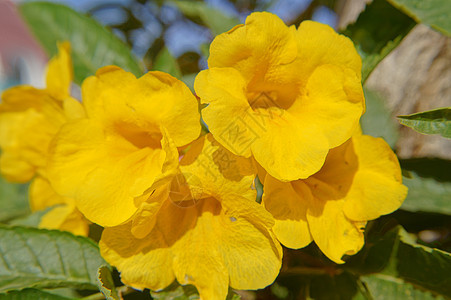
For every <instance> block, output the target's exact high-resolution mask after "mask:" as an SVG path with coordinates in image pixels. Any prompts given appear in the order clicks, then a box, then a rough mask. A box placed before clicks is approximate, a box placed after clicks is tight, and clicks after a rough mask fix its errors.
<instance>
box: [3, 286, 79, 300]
mask: <svg viewBox="0 0 451 300" xmlns="http://www.w3.org/2000/svg"><path fill="white" fill-rule="evenodd" d="M36 299H39V300H68V299H71V298H66V297H63V296H60V295H56V294H52V293H49V292H46V291H41V290H36V289H24V290H21V291H10V292H8V293H5V294H0V300H36Z"/></svg>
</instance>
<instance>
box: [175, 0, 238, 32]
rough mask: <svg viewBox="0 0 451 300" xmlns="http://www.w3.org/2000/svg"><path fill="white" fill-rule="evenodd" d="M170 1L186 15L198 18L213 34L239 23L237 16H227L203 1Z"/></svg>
mask: <svg viewBox="0 0 451 300" xmlns="http://www.w3.org/2000/svg"><path fill="white" fill-rule="evenodd" d="M171 2H172V3H174V4H175V5H176V6H177V7H178V9H179V10H180V11H181V12H182V13H183V14H184V15H186V16H187V17H190V18H199V19H200V20H201V21H202V23H204V24H205V25H206V26H207V27H208V28H210V30H211V32H212V33H213V35H219V34H221V33H224V32H226V31H228V30H230V29H232V28H233V27H234V26H235V25H238V24H240V23H241V22H240V20H239V19H238V18H236V17H232V16H227V15H225V14H224V13H222V12H221V11H219V10H217V9H215V8H213V7H210V6H208V4H207V3H205V2H199V1H177V0H172V1H171Z"/></svg>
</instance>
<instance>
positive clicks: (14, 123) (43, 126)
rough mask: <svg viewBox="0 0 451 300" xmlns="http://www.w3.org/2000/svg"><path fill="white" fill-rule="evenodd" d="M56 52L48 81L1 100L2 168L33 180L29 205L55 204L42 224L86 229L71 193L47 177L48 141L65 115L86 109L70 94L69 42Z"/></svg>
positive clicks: (83, 231)
mask: <svg viewBox="0 0 451 300" xmlns="http://www.w3.org/2000/svg"><path fill="white" fill-rule="evenodd" d="M58 50H59V53H58V54H57V55H56V56H55V57H54V58H52V59H51V60H50V62H49V65H48V68H47V78H46V79H47V80H46V81H47V87H46V88H45V89H36V88H33V87H31V86H17V87H13V88H11V89H8V90H7V91H5V92H4V93H3V94H2V103H1V104H0V148H1V150H2V155H1V157H0V170H1V173H2V175H3V176H4V177H5V178H6V179H8V180H9V181H12V182H22V183H24V182H28V181H29V180H32V179H33V178H34V179H33V182H32V184H31V186H30V206H31V209H32V211H38V210H43V209H46V208H49V207H52V206H54V205H58V206H57V207H55V208H52V209H51V210H50V211H49V212H48V213H46V214H45V215H44V216H43V217H42V219H41V222H40V224H39V227H41V228H50V229H61V230H67V231H70V232H72V233H74V234H79V235H87V234H88V222H87V220H86V219H85V218H84V217H83V216H82V215H81V214H80V212H79V211H78V210H77V209H76V208H75V206H74V205H73V201H72V200H71V199H67V198H63V197H61V196H59V195H57V194H56V193H55V191H54V190H53V189H52V187H51V186H50V185H49V184H48V182H47V179H46V176H47V174H46V164H47V159H48V156H49V152H48V150H49V145H50V142H51V140H52V139H53V138H54V136H55V135H56V133H57V132H58V130H59V129H60V128H61V126H62V125H63V124H64V123H65V122H67V121H68V120H72V119H76V118H79V117H82V116H83V115H84V111H83V107H82V106H81V104H80V103H79V102H78V101H77V100H75V99H73V98H72V97H71V96H70V94H69V89H70V84H71V81H72V62H71V59H70V45H69V43H67V42H66V43H62V44H59V45H58Z"/></svg>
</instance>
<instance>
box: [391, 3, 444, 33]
mask: <svg viewBox="0 0 451 300" xmlns="http://www.w3.org/2000/svg"><path fill="white" fill-rule="evenodd" d="M389 1H390V3H392V4H393V5H394V6H395V7H397V8H399V9H400V10H401V11H403V12H404V13H405V14H407V15H409V16H410V17H412V18H413V19H414V20H415V21H417V22H418V23H425V24H427V25H429V26H431V27H432V28H435V29H437V30H438V31H440V32H441V33H443V34H445V35H447V36H451V18H450V16H451V2H450V1H447V0H389Z"/></svg>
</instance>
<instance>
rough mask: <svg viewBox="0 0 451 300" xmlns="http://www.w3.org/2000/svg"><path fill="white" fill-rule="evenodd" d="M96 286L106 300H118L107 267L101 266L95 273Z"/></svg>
mask: <svg viewBox="0 0 451 300" xmlns="http://www.w3.org/2000/svg"><path fill="white" fill-rule="evenodd" d="M97 284H98V286H99V289H100V291H101V292H102V294H103V295H104V296H105V298H106V299H107V300H119V299H120V298H119V295H118V294H117V291H116V286H115V285H114V281H113V277H112V276H111V271H110V269H109V268H108V266H101V267H100V268H99V270H98V271H97Z"/></svg>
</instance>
